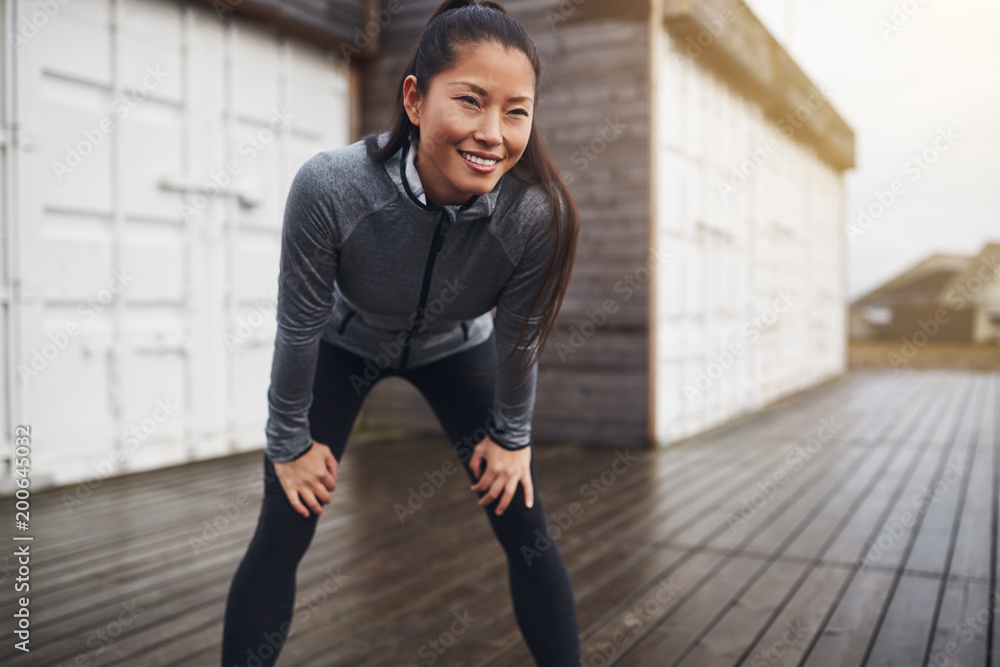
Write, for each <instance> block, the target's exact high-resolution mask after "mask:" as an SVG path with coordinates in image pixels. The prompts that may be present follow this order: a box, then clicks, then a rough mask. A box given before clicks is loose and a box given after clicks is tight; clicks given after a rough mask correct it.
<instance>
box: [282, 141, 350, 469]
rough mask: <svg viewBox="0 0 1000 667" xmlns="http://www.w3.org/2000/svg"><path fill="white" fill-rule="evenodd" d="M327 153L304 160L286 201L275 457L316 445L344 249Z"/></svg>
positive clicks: (292, 456) (287, 458)
mask: <svg viewBox="0 0 1000 667" xmlns="http://www.w3.org/2000/svg"><path fill="white" fill-rule="evenodd" d="M322 159H323V157H322V154H317V155H315V156H313V157H312V158H310V159H309V160H307V161H306V162H305V164H303V165H302V167H300V168H299V170H298V172H297V173H296V175H295V177H294V178H293V179H292V184H291V188H290V190H289V193H288V199H287V200H286V202H285V212H284V222H283V224H282V232H281V258H280V270H279V276H278V305H277V315H276V319H277V323H278V326H277V332H276V334H275V338H274V356H273V359H272V362H271V385H270V387H269V388H268V391H267V404H268V419H267V426H266V428H265V432H266V435H267V445H266V447H265V451H266V453H267V455H268V457H269V458H270V459H271V460H272V461H290V460H292V459H295V458H298V457H299V456H301V455H302V454H304V453H305V452H307V451H308V450H309V448H310V447H312V435H311V432H310V429H309V419H308V413H309V407H310V405H311V404H312V386H313V378H314V376H315V371H316V357H317V354H318V352H319V341H320V337H321V336H322V334H323V329H324V327H325V326H326V322H327V320H328V319H329V317H330V310H331V308H332V306H333V286H334V280H335V278H336V275H337V265H338V260H339V257H340V239H339V237H338V231H337V226H336V224H335V222H336V221H335V219H334V214H333V207H332V206H331V205H330V204H329V201H328V199H329V195H326V196H324V190H325V189H326V188H324V181H323V180H322V178H321V177H320V175H321V173H322V172H321V171H320V168H321V166H322V163H321V160H322Z"/></svg>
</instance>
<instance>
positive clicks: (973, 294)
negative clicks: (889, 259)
mask: <svg viewBox="0 0 1000 667" xmlns="http://www.w3.org/2000/svg"><path fill="white" fill-rule="evenodd" d="M985 285H990V286H992V289H983V287H984V286H985ZM957 295H958V296H961V297H963V298H962V299H957V298H956V296H957ZM949 297H951V298H950V299H949ZM966 300H968V301H971V302H973V303H976V304H977V305H998V304H1000V243H987V244H986V245H984V246H983V249H982V250H981V251H980V252H979V253H978V254H977V255H973V256H971V257H967V256H961V255H944V254H934V255H930V256H929V257H927V258H925V259H923V260H921V261H919V262H917V263H916V264H914V265H913V266H911V267H910V268H909V269H906V270H905V271H903V272H902V273H900V274H899V275H897V276H896V277H895V278H892V279H891V280H889V281H887V282H885V283H883V284H882V285H880V286H878V287H876V288H875V289H873V290H871V291H870V292H868V293H867V294H865V295H864V296H862V297H860V298H858V299H856V300H855V301H854V302H853V303H852V304H851V306H852V307H870V306H876V307H893V306H902V305H927V304H935V303H939V304H941V305H949V306H956V305H959V302H960V301H961V302H962V303H963V304H964V302H965V301H966Z"/></svg>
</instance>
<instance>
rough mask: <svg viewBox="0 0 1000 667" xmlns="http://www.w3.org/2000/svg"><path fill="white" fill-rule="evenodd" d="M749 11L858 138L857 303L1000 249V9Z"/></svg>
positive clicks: (860, 1)
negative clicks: (930, 269)
mask: <svg viewBox="0 0 1000 667" xmlns="http://www.w3.org/2000/svg"><path fill="white" fill-rule="evenodd" d="M747 4H748V5H749V6H750V7H751V9H752V10H753V11H754V13H755V14H756V15H757V17H758V18H759V19H760V20H761V22H762V23H764V25H765V26H766V27H767V28H768V30H769V31H770V32H771V33H772V34H773V35H774V36H775V37H776V38H777V39H778V41H779V42H780V43H781V44H782V45H783V46H784V48H785V49H786V50H787V51H788V52H789V53H790V54H791V55H792V57H793V58H794V59H795V61H796V62H797V63H798V65H799V67H801V68H802V70H803V71H804V72H805V73H806V75H808V76H809V78H810V79H812V80H813V82H815V83H818V84H823V85H826V86H828V89H829V93H830V94H829V99H830V101H831V102H832V104H833V107H834V109H836V110H837V112H838V113H839V114H840V116H841V117H842V118H843V119H844V120H845V121H846V122H847V124H848V125H850V126H851V128H852V129H853V130H854V134H855V163H856V165H855V167H854V168H853V169H851V170H849V171H847V172H846V173H845V183H846V189H847V207H846V208H847V216H846V220H845V221H844V222H845V225H846V226H847V229H845V240H846V242H847V261H848V279H847V289H848V298H849V299H850V300H853V299H855V298H857V297H860V296H863V295H864V294H865V293H866V292H868V291H869V290H871V289H874V288H875V287H878V286H879V285H881V284H882V283H883V282H885V281H886V280H888V279H890V278H892V277H894V276H895V275H897V274H898V273H899V272H901V271H903V270H905V269H907V268H908V267H910V266H912V265H913V264H915V263H917V262H919V261H920V260H921V259H923V258H925V257H927V256H928V255H931V254H935V253H942V254H956V255H966V256H969V255H974V254H978V252H979V251H980V249H981V248H982V245H983V244H984V243H986V242H988V241H994V242H1000V0H747ZM938 137H941V139H940V140H938V139H937V138H938ZM915 156H916V157H917V158H918V160H919V164H918V162H917V161H915V160H914V157H915ZM921 156H924V157H925V158H926V161H925V160H923V159H920V158H921ZM894 181H899V183H897V193H898V194H895V195H894V194H893V192H892V185H893V182H894ZM880 199H881V200H882V201H883V202H887V203H888V205H887V206H885V207H884V209H883V210H882V211H880V206H879V201H880ZM861 211H868V213H869V217H867V218H865V217H861Z"/></svg>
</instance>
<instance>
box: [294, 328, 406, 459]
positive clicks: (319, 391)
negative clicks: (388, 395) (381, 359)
mask: <svg viewBox="0 0 1000 667" xmlns="http://www.w3.org/2000/svg"><path fill="white" fill-rule="evenodd" d="M372 368H375V369H377V368H378V367H377V366H374V364H366V363H365V359H364V357H360V356H358V355H356V354H354V353H353V352H350V351H348V350H345V349H344V348H342V347H340V346H338V345H333V344H331V343H328V342H326V341H325V340H322V339H321V340H320V344H319V353H318V356H317V359H316V376H315V378H314V379H313V399H312V404H311V405H310V406H309V429H310V433H311V435H312V439H313V440H315V441H316V442H319V443H322V444H324V445H326V446H328V447H329V448H330V451H331V452H332V453H333V456H334V458H336V459H337V462H338V463H339V462H340V459H341V457H342V456H343V454H344V448H345V447H346V446H347V440H348V438H349V437H350V435H351V431H352V429H353V428H354V422H355V421H357V418H358V414H359V413H360V412H361V405H362V404H363V403H364V401H365V397H366V396H368V393H369V392H370V391H371V388H372V387H373V386H374V384H375V383H376V382H377V381H378V379H379V378H380V377H383V376H385V375H386V373H387V371H386V370H380V372H379V373H378V374H375V375H374V377H373V373H372V370H371V369H372Z"/></svg>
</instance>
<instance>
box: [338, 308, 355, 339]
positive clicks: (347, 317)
mask: <svg viewBox="0 0 1000 667" xmlns="http://www.w3.org/2000/svg"><path fill="white" fill-rule="evenodd" d="M354 315H355V311H354V309H351V310H348V311H347V315H345V316H344V319H343V320H341V322H340V328H339V329H337V333H339V334H343V333H344V329H346V328H347V323H348V322H350V321H351V318H352V317H354Z"/></svg>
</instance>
